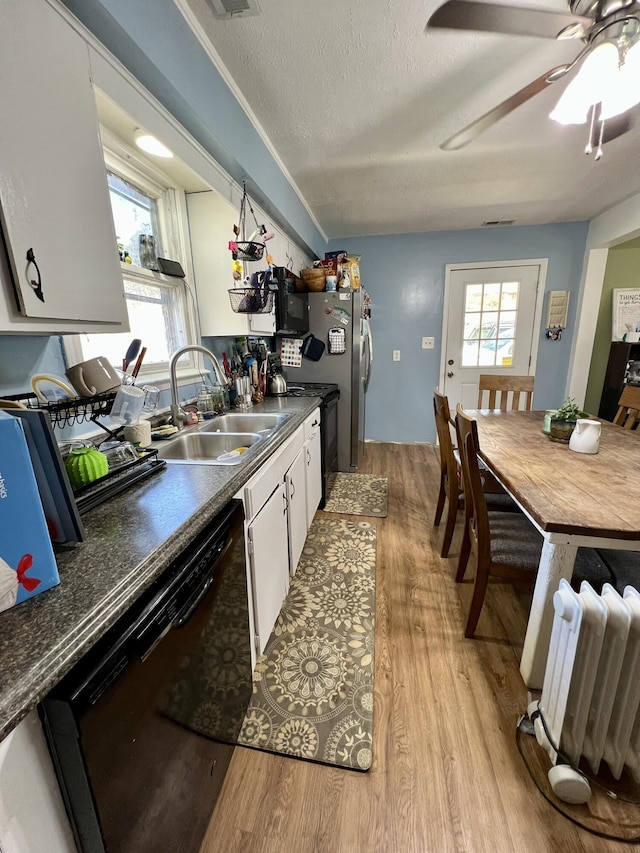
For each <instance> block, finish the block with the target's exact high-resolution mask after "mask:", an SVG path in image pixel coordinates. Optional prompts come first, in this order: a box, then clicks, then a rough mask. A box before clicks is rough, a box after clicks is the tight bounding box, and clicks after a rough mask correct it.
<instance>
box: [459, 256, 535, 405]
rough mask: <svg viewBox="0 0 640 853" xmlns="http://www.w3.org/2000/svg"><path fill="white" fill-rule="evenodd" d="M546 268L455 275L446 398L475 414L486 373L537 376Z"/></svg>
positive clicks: (462, 271) (488, 269) (461, 271)
mask: <svg viewBox="0 0 640 853" xmlns="http://www.w3.org/2000/svg"><path fill="white" fill-rule="evenodd" d="M540 269H541V268H540V264H526V265H521V266H515V265H514V266H496V267H484V268H482V267H477V268H469V269H467V268H453V269H451V270H450V273H449V287H448V310H447V306H445V316H446V318H447V319H446V328H445V329H444V330H443V339H444V346H445V358H444V381H443V389H444V393H445V394H446V395H447V397H448V398H449V406H450V408H451V411H455V406H456V403H461V404H462V406H463V407H464V408H469V409H474V408H476V406H477V402H478V377H479V376H480V374H481V373H499V374H512V375H513V376H526V375H530V374H533V373H535V363H534V358H533V355H534V353H533V343H534V331H535V328H536V326H537V324H538V322H539V319H538V318H539V311H538V312H537V311H536V307H537V294H538V285H539V281H540Z"/></svg>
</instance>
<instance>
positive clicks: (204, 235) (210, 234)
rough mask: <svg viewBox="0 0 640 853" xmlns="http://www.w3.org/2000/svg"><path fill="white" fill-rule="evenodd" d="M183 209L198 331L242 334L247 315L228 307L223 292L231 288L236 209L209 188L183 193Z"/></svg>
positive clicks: (204, 333) (211, 333) (229, 304)
mask: <svg viewBox="0 0 640 853" xmlns="http://www.w3.org/2000/svg"><path fill="white" fill-rule="evenodd" d="M187 212H188V215H189V234H190V236H191V255H192V258H193V274H194V276H195V280H196V290H197V292H198V310H199V313H200V327H201V328H200V331H201V332H202V334H203V335H246V334H247V330H248V328H247V314H236V313H235V312H234V311H232V310H231V302H230V301H229V294H228V293H227V291H228V290H230V289H231V288H232V287H233V271H232V267H231V264H232V258H231V252H230V251H229V240H231V239H232V238H233V226H234V224H235V223H236V221H237V219H238V211H237V210H236V209H235V208H234V207H233V206H232V205H231V203H230V202H228V201H227V200H226V199H225V198H223V197H222V196H221V195H219V194H218V193H217V192H215V191H213V190H211V191H210V192H204V193H187Z"/></svg>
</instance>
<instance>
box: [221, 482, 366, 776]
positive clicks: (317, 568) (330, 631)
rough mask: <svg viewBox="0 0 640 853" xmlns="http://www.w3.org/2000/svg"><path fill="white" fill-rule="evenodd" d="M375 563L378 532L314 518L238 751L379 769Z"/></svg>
mask: <svg viewBox="0 0 640 853" xmlns="http://www.w3.org/2000/svg"><path fill="white" fill-rule="evenodd" d="M348 476H355V475H348ZM375 561H376V528H375V525H374V524H372V523H370V522H364V521H363V522H350V521H344V520H340V519H329V518H326V517H323V516H316V518H315V520H314V521H313V524H312V525H311V528H310V530H309V534H308V536H307V541H306V544H305V548H304V551H303V554H302V557H301V558H300V563H299V565H298V570H297V572H296V574H295V576H294V577H293V578H292V580H291V585H290V587H289V594H288V596H287V598H286V600H285V602H284V605H283V606H282V610H281V612H280V615H279V617H278V621H277V623H276V625H275V628H274V630H273V633H272V634H271V637H270V638H269V642H268V643H267V646H266V648H265V652H264V655H263V656H262V657H261V658H259V660H258V662H257V664H256V670H255V674H254V692H253V697H252V700H251V703H250V705H249V708H248V710H247V713H246V715H245V718H244V723H243V725H242V730H241V733H240V737H239V738H238V743H239V744H241V745H243V746H251V747H254V748H256V749H262V750H266V751H268V752H277V753H280V754H282V755H287V756H291V757H294V758H304V759H307V760H311V761H318V762H321V763H324V764H332V765H336V766H338V767H348V768H351V769H354V770H368V769H369V768H370V767H371V744H372V722H373V645H374V641H373V618H374V609H375Z"/></svg>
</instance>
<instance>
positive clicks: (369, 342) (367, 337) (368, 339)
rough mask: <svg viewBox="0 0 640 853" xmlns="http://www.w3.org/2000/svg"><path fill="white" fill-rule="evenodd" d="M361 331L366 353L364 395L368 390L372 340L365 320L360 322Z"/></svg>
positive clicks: (371, 362) (371, 361)
mask: <svg viewBox="0 0 640 853" xmlns="http://www.w3.org/2000/svg"><path fill="white" fill-rule="evenodd" d="M362 331H363V333H364V334H363V338H364V344H365V346H366V348H367V351H368V358H367V375H366V376H365V380H364V391H365V394H366V392H367V389H368V388H369V379H370V378H371V365H372V364H373V339H372V337H371V326H370V325H369V321H368V320H366V319H363V320H362Z"/></svg>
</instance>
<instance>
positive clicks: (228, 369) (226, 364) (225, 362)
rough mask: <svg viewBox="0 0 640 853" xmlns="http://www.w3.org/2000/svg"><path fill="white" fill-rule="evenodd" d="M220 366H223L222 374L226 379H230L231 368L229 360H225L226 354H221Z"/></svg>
mask: <svg viewBox="0 0 640 853" xmlns="http://www.w3.org/2000/svg"><path fill="white" fill-rule="evenodd" d="M222 364H223V366H224V372H225V375H226V377H227V379H231V367H230V365H229V359H228V358H227V354H226V352H223V353H222Z"/></svg>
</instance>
